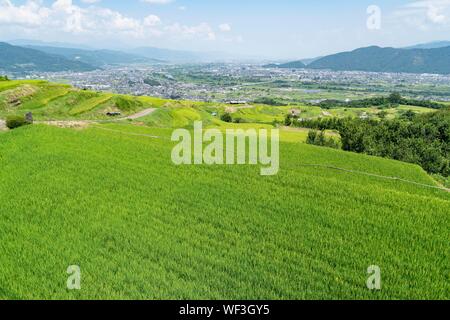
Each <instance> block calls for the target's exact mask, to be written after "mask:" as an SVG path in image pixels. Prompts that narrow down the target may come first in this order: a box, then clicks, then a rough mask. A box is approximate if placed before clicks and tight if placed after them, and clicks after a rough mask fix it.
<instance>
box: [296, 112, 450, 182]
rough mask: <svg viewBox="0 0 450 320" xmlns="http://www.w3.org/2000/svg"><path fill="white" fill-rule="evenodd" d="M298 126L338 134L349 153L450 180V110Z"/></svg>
mask: <svg viewBox="0 0 450 320" xmlns="http://www.w3.org/2000/svg"><path fill="white" fill-rule="evenodd" d="M299 126H302V127H307V128H308V127H309V128H311V129H314V130H321V131H323V130H336V131H338V132H339V134H340V135H341V145H342V149H343V150H346V151H352V152H358V153H365V154H369V155H374V156H380V157H386V158H391V159H395V160H400V161H404V162H409V163H415V164H418V165H420V166H421V167H422V168H424V169H425V170H426V171H427V172H429V173H432V174H439V175H441V176H444V177H448V176H450V109H444V110H440V111H437V112H433V113H429V114H422V115H416V114H413V113H412V114H408V115H407V116H404V117H401V118H399V119H394V120H381V121H375V120H363V119H359V118H343V119H338V118H325V119H320V120H308V121H303V122H301V123H299ZM313 135H314V134H311V137H310V138H309V139H310V140H311V139H312V138H315V137H314V136H313Z"/></svg>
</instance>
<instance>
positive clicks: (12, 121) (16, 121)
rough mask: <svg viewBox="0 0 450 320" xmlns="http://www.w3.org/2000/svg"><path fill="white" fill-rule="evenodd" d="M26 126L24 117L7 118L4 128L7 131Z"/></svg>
mask: <svg viewBox="0 0 450 320" xmlns="http://www.w3.org/2000/svg"><path fill="white" fill-rule="evenodd" d="M27 124H29V122H27V120H26V119H25V117H24V116H9V117H8V118H6V126H7V127H8V128H9V129H15V128H19V127H21V126H24V125H27Z"/></svg>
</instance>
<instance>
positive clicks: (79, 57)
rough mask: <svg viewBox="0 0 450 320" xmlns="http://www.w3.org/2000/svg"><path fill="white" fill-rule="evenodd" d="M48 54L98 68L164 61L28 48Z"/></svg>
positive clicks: (106, 52)
mask: <svg viewBox="0 0 450 320" xmlns="http://www.w3.org/2000/svg"><path fill="white" fill-rule="evenodd" d="M26 47H27V48H31V49H35V50H39V51H42V52H45V53H48V54H54V55H59V56H63V57H65V58H66V59H69V60H71V61H78V62H83V63H87V64H90V65H93V66H96V67H104V66H105V65H115V64H134V63H152V64H154V63H161V62H163V61H161V60H156V59H150V58H146V57H143V56H138V55H135V54H130V53H125V52H121V51H113V50H83V49H77V48H64V47H51V46H26Z"/></svg>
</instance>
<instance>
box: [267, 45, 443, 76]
mask: <svg viewBox="0 0 450 320" xmlns="http://www.w3.org/2000/svg"><path fill="white" fill-rule="evenodd" d="M446 44H447V43H446V42H439V43H434V44H424V45H418V46H415V47H410V48H381V47H378V46H371V47H367V48H359V49H356V50H353V51H350V52H342V53H337V54H333V55H329V56H326V57H322V58H320V59H317V60H315V61H313V62H311V63H310V64H308V65H305V64H304V63H303V62H302V61H292V62H288V63H284V64H279V65H275V67H277V68H292V69H295V68H308V69H329V70H335V71H367V72H404V73H436V74H450V43H448V44H449V46H445V45H446ZM427 47H429V48H427ZM269 66H271V67H274V65H269Z"/></svg>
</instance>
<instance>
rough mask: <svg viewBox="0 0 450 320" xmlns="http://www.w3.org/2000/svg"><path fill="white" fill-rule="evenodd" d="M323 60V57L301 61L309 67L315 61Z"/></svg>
mask: <svg viewBox="0 0 450 320" xmlns="http://www.w3.org/2000/svg"><path fill="white" fill-rule="evenodd" d="M322 58H323V56H321V57H316V58H309V59H302V60H300V61H301V62H303V63H304V64H306V65H308V64H311V63H313V62H314V61H317V60H319V59H322Z"/></svg>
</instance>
